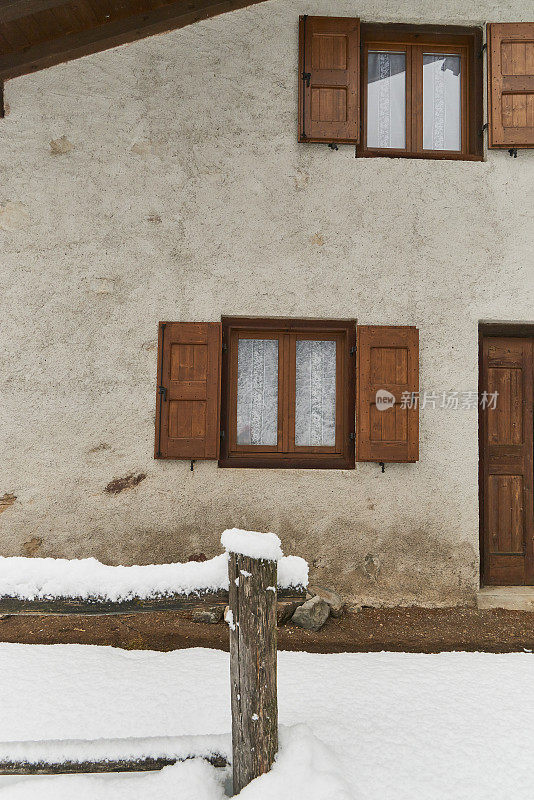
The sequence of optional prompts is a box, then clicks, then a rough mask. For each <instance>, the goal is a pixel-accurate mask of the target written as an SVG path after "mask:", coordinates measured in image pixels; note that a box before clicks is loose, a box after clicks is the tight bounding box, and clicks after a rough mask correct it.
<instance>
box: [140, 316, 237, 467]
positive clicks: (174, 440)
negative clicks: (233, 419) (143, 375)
mask: <svg viewBox="0 0 534 800" xmlns="http://www.w3.org/2000/svg"><path fill="white" fill-rule="evenodd" d="M221 356H222V326H221V323H220V322H162V323H160V326H159V348H158V393H157V402H156V453H155V454H156V458H183V459H189V458H191V459H203V458H218V457H219V440H220V426H219V421H220V386H221Z"/></svg>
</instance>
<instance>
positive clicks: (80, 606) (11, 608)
mask: <svg viewBox="0 0 534 800" xmlns="http://www.w3.org/2000/svg"><path fill="white" fill-rule="evenodd" d="M305 598H306V590H305V589H282V590H280V591H279V592H278V600H280V601H284V602H286V601H293V602H302V601H303V600H304V599H305ZM227 604H228V592H225V591H220V592H210V593H206V594H202V595H196V594H189V595H186V594H175V595H169V596H167V597H154V598H150V599H147V598H142V597H134V598H132V599H130V600H120V601H118V602H112V601H109V600H102V599H99V598H96V597H95V598H89V599H81V598H75V597H74V598H73V597H57V598H51V599H47V600H23V599H21V598H19V597H0V614H84V615H94V614H134V613H137V612H148V611H183V610H189V611H192V610H196V609H205V608H209V607H210V606H218V605H219V606H220V605H224V606H225V605H227Z"/></svg>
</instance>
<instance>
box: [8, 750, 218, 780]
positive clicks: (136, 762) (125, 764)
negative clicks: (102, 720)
mask: <svg viewBox="0 0 534 800" xmlns="http://www.w3.org/2000/svg"><path fill="white" fill-rule="evenodd" d="M192 758H202V759H203V760H204V761H209V763H210V764H212V765H213V766H214V767H226V766H227V765H228V761H227V760H226V758H225V757H224V756H221V755H218V754H217V753H213V754H212V755H209V756H187V757H185V758H172V757H170V756H169V757H168V756H162V757H161V758H140V759H132V760H131V761H125V760H121V761H62V762H58V763H46V762H44V761H39V762H38V763H35V764H33V763H31V762H30V761H0V775H72V774H79V773H96V772H148V771H153V770H158V769H163V767H169V766H171V765H172V764H176V763H177V762H178V761H189V760H190V759H192Z"/></svg>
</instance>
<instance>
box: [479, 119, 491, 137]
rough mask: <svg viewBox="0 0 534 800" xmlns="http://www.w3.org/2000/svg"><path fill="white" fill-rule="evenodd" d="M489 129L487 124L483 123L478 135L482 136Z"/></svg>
mask: <svg viewBox="0 0 534 800" xmlns="http://www.w3.org/2000/svg"><path fill="white" fill-rule="evenodd" d="M488 128H489V122H485V123H484V125H483V126H482V127H481V129H480V135H481V136H484V131H487V130H488Z"/></svg>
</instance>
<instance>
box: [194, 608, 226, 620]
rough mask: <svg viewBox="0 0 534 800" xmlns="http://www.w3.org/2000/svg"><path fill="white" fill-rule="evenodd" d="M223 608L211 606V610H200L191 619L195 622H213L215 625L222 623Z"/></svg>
mask: <svg viewBox="0 0 534 800" xmlns="http://www.w3.org/2000/svg"><path fill="white" fill-rule="evenodd" d="M223 613H224V608H223V606H211V607H210V608H203V609H201V610H200V609H199V610H198V611H193V613H192V614H191V619H192V620H193V622H211V623H213V624H215V623H217V622H220V621H221V620H222V618H223Z"/></svg>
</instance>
